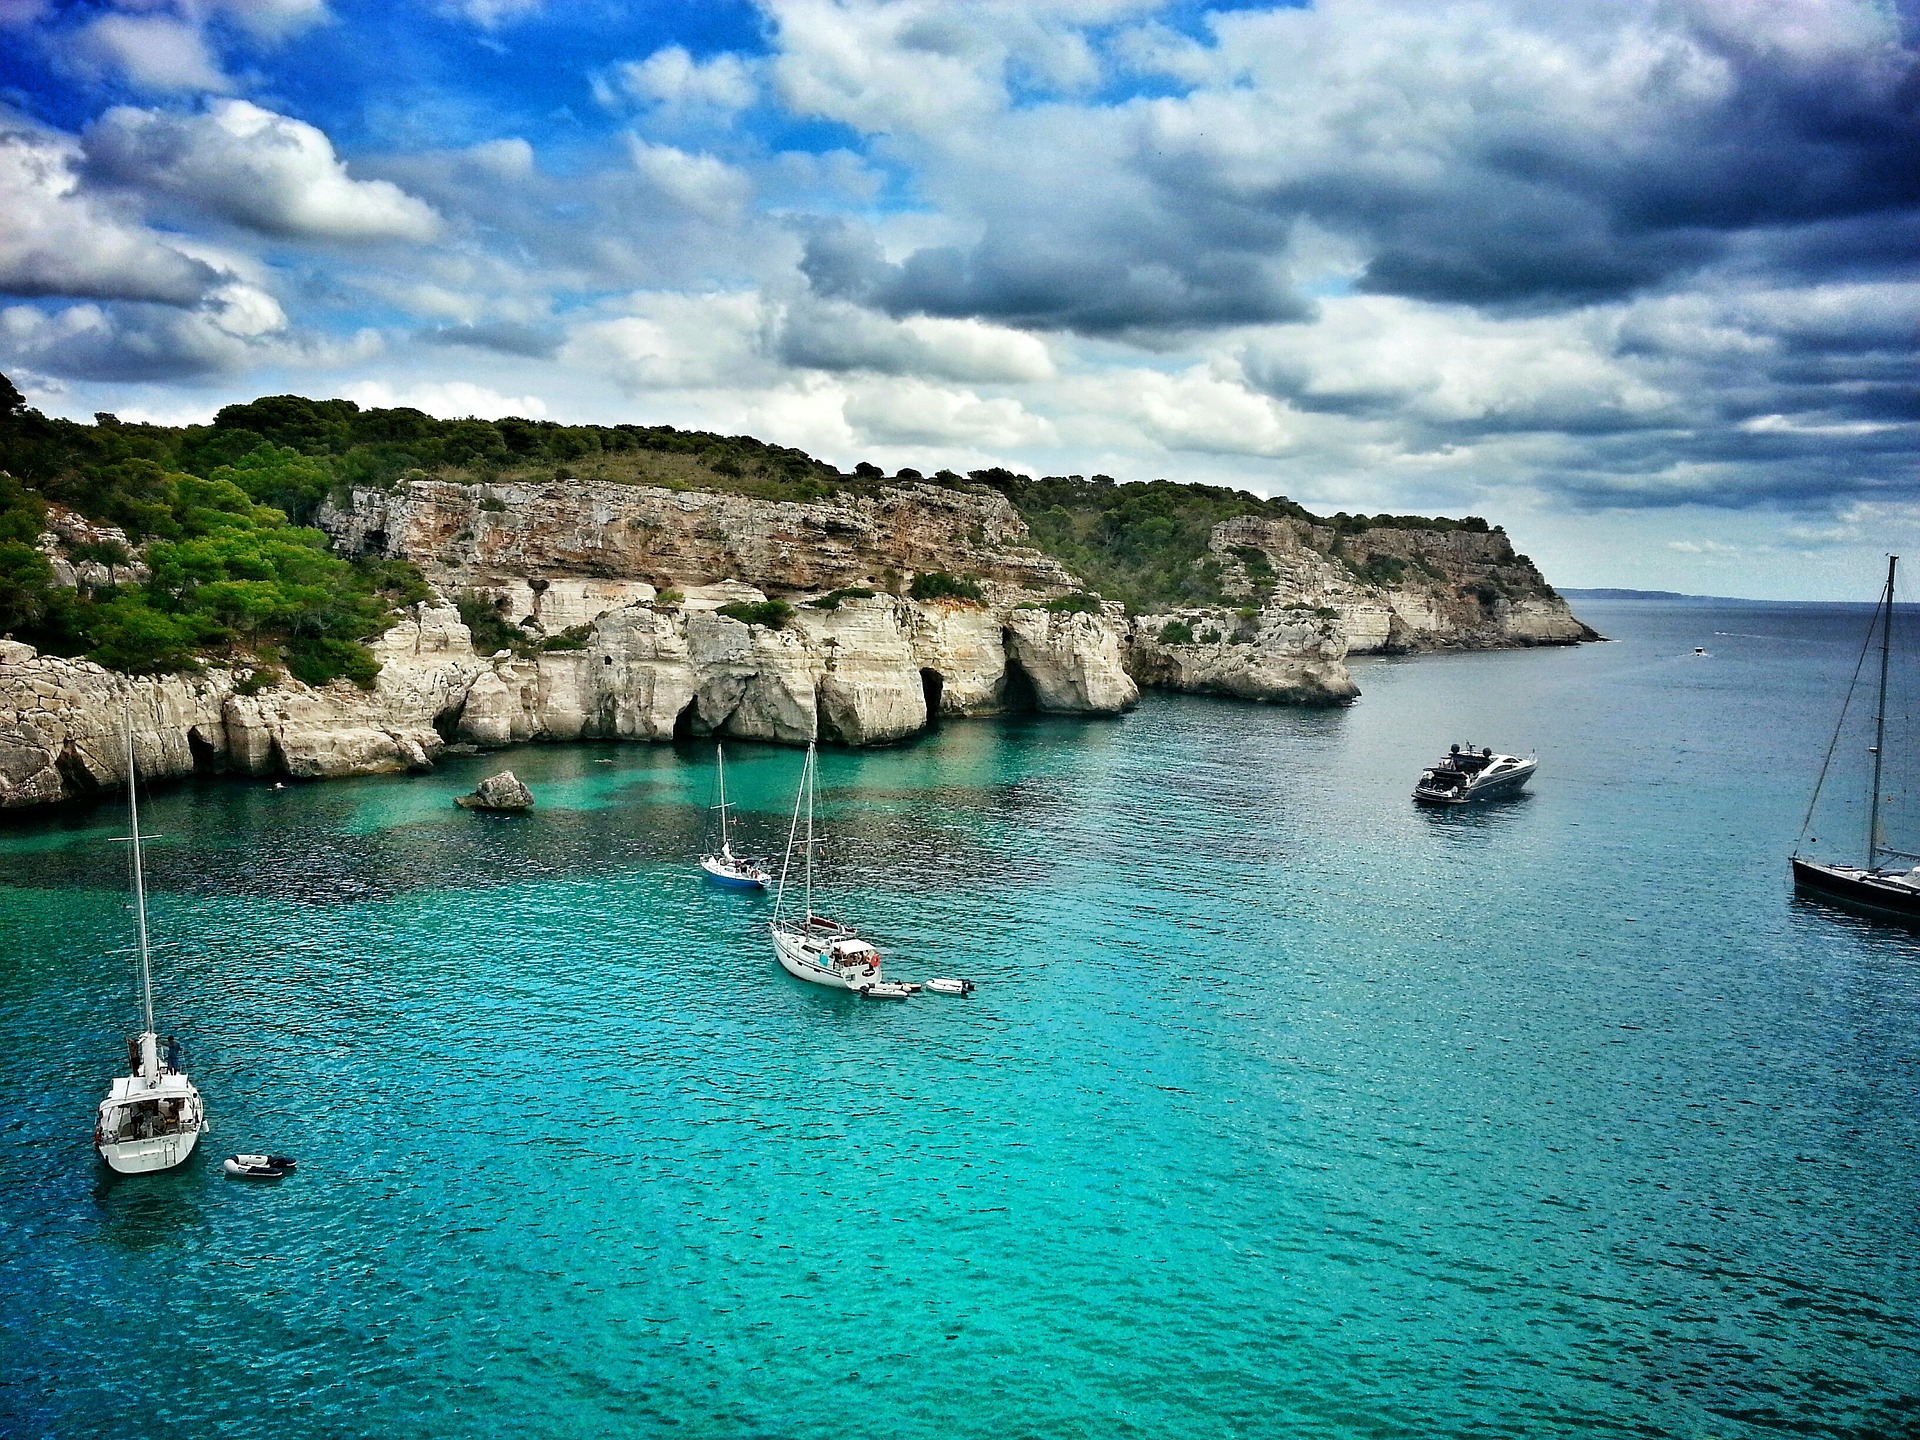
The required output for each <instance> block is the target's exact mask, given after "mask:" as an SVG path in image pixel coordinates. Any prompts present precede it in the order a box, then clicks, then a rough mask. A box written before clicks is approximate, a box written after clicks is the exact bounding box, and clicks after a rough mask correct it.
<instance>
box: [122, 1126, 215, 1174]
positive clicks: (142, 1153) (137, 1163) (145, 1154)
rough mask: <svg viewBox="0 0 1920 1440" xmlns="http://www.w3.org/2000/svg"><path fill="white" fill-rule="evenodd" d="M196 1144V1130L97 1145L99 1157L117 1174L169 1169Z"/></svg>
mask: <svg viewBox="0 0 1920 1440" xmlns="http://www.w3.org/2000/svg"><path fill="white" fill-rule="evenodd" d="M199 1143H200V1132H199V1131H198V1130H188V1131H184V1132H183V1133H181V1134H178V1135H156V1136H155V1137H154V1138H153V1139H151V1140H109V1141H107V1142H106V1143H105V1144H103V1145H101V1146H99V1147H98V1148H99V1151H100V1158H101V1159H102V1160H104V1161H106V1162H107V1165H108V1167H109V1168H110V1169H111V1170H113V1172H114V1173H115V1174H117V1175H151V1174H153V1173H154V1172H156V1171H159V1170H171V1169H173V1167H174V1166H176V1165H179V1164H181V1163H182V1162H184V1161H185V1160H186V1158H187V1157H188V1156H189V1155H191V1154H193V1147H194V1146H195V1145H197V1144H199Z"/></svg>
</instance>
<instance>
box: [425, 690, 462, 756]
mask: <svg viewBox="0 0 1920 1440" xmlns="http://www.w3.org/2000/svg"><path fill="white" fill-rule="evenodd" d="M466 708H467V701H466V697H465V696H462V697H461V698H460V699H459V700H457V701H456V702H454V703H453V704H451V705H449V706H447V708H446V709H444V710H442V711H441V712H440V713H439V714H438V715H436V716H434V717H433V728H434V730H435V732H437V733H438V734H439V736H440V738H441V739H442V740H444V741H446V742H447V744H449V745H451V744H453V742H454V741H455V740H457V739H459V738H460V716H461V714H462V712H464V711H465V710H466Z"/></svg>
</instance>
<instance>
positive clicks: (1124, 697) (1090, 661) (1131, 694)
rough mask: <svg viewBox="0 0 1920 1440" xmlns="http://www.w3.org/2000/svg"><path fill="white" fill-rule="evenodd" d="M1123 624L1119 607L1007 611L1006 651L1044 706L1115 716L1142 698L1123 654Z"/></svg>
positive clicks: (1045, 707)
mask: <svg viewBox="0 0 1920 1440" xmlns="http://www.w3.org/2000/svg"><path fill="white" fill-rule="evenodd" d="M1124 623H1125V622H1124V621H1122V620H1120V618H1119V615H1118V612H1117V607H1116V611H1115V612H1114V613H1112V614H1107V613H1102V614H1067V615H1056V614H1053V613H1051V612H1049V611H1046V610H1038V609H1032V610H1013V611H1011V612H1009V613H1008V615H1007V625H1006V638H1007V650H1008V653H1009V654H1010V655H1011V656H1012V657H1013V659H1014V660H1016V661H1017V662H1018V663H1019V665H1020V668H1021V669H1022V670H1024V671H1025V672H1026V675H1027V678H1028V679H1029V680H1030V681H1032V683H1033V692H1034V700H1035V703H1036V704H1037V705H1038V706H1039V708H1040V709H1041V710H1043V711H1051V712H1053V713H1056V714H1091V715H1117V714H1119V713H1120V712H1121V711H1122V710H1128V709H1131V708H1132V707H1133V706H1134V705H1135V704H1137V703H1138V702H1139V699H1140V687H1139V686H1138V685H1137V684H1135V683H1134V679H1133V677H1132V676H1131V675H1129V674H1128V673H1127V669H1126V665H1125V664H1124V662H1123V660H1122V655H1121V642H1120V637H1121V634H1122V633H1123V631H1122V630H1121V626H1122V625H1123V624H1124Z"/></svg>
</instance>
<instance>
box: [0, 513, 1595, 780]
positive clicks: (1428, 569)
mask: <svg viewBox="0 0 1920 1440" xmlns="http://www.w3.org/2000/svg"><path fill="white" fill-rule="evenodd" d="M318 523H319V525H320V526H321V528H322V529H324V530H325V531H326V532H327V534H328V535H329V536H330V537H331V539H332V542H333V545H334V548H335V550H336V551H337V552H339V553H341V554H343V555H348V556H378V557H385V558H389V559H394V560H405V561H409V562H411V563H412V564H414V565H417V566H418V567H419V569H420V571H421V572H422V574H423V575H424V576H425V577H426V579H427V581H428V583H429V585H430V586H431V589H432V592H433V594H432V597H431V598H429V599H426V600H422V601H419V602H416V603H414V604H412V605H410V606H408V607H407V608H406V609H405V610H404V611H403V612H401V615H400V618H399V620H398V622H397V623H395V624H394V625H393V626H392V627H391V628H390V629H388V630H386V631H385V633H383V634H381V635H380V636H378V637H377V638H374V639H372V640H370V641H369V642H368V643H369V645H370V647H371V649H372V651H373V654H374V656H375V658H376V659H377V660H378V662H379V670H378V673H377V675H375V676H374V678H373V680H372V683H371V687H370V688H361V687H360V686H357V685H355V684H354V683H353V682H351V681H349V680H336V681H334V682H332V683H330V684H326V685H322V686H308V685H303V684H301V683H300V682H299V681H297V680H293V679H291V678H289V677H284V676H279V677H275V680H274V683H272V684H271V685H263V684H262V683H261V681H262V678H263V677H262V675H261V674H259V673H256V672H254V671H252V670H250V669H249V668H247V667H244V666H235V667H223V666H220V665H214V664H209V665H207V666H206V667H204V668H203V669H202V670H200V671H199V672H198V673H176V674H166V675H155V676H125V675H120V674H116V673H114V672H112V671H109V670H107V669H104V668H102V667H101V666H99V665H96V664H93V663H91V662H88V661H85V660H69V659H62V658H59V657H56V656H51V655H43V654H40V653H38V652H36V651H35V650H34V649H33V648H32V647H31V646H28V645H24V644H20V643H17V642H14V641H11V640H7V641H0V808H22V807H33V806H41V805H48V804H55V803H59V802H61V801H66V800H71V799H76V798H81V797H84V796H86V795H88V794H91V793H94V792H97V791H99V790H102V789H105V788H110V787H114V786H117V785H120V784H123V783H124V781H125V769H126V764H125V749H126V747H125V740H124V728H123V727H124V716H125V715H126V714H127V713H129V712H130V713H131V717H132V724H133V731H134V751H135V755H136V763H137V766H138V769H139V772H140V774H141V776H142V777H143V778H149V779H163V778H173V777H182V776H186V775H189V774H194V773H207V772H216V771H231V772H236V773H239V774H246V775H285V776H288V777H293V778H302V779H318V778H326V777H331V776H347V775H365V774H374V773H381V772H389V771H400V770H407V769H420V768H425V767H429V766H431V765H432V764H433V761H434V758H435V756H436V755H437V754H439V753H440V752H441V751H442V749H443V748H444V747H445V746H447V745H448V744H454V743H466V744H473V745H479V746H503V745H509V744H515V743H520V742H525V741H536V740H555V741H559V740H576V739H582V738H618V739H630V740H647V741H666V740H672V739H675V738H686V737H697V736H712V735H721V736H729V737H735V738H740V739H752V740H764V741H774V742H780V743H787V744H804V743H805V742H806V741H808V740H810V739H813V738H816V737H817V738H820V739H822V740H825V741H828V742H831V743H837V744H846V745H873V744H884V743H888V742H892V741H899V740H904V739H906V738H909V737H911V736H913V735H916V734H918V733H920V732H921V731H923V730H925V729H926V728H927V727H928V726H929V725H932V724H935V723H938V722H939V721H941V720H942V719H947V718H961V717H975V716H990V715H996V714H1004V713H1008V712H1014V711H1038V712H1042V713H1062V714H1083V715H1113V714H1118V713H1120V712H1122V711H1124V710H1126V709H1128V708H1129V707H1131V706H1132V705H1133V704H1134V703H1135V702H1136V701H1137V699H1138V697H1139V687H1140V686H1142V685H1147V686H1157V687H1162V688H1166V689H1171V690H1179V691H1186V692H1190V693H1203V694H1216V695H1222V696H1230V697H1236V698H1240V699H1244V700H1251V701H1265V702H1273V703H1284V704H1339V703H1344V702H1347V701H1350V700H1352V699H1354V698H1355V697H1356V696H1357V695H1358V693H1359V692H1358V689H1357V687H1356V686H1355V685H1354V683H1353V680H1352V677H1351V676H1350V675H1349V673H1348V671H1347V668H1346V665H1345V660H1346V658H1347V657H1348V656H1349V655H1351V654H1367V653H1381V652H1399V653H1413V652H1420V651H1427V650H1439V649H1448V648H1488V647H1501V646H1523V645H1564V644H1573V643H1577V642H1579V641H1582V640H1588V639H1595V638H1598V637H1597V636H1595V634H1594V632H1593V631H1591V630H1590V629H1588V628H1587V627H1586V626H1584V625H1583V624H1582V623H1581V622H1580V621H1579V620H1578V619H1576V618H1575V617H1574V616H1573V614H1572V613H1571V611H1570V610H1569V609H1568V607H1567V605H1566V603H1565V601H1563V600H1562V599H1560V597H1559V596H1558V595H1556V594H1555V593H1554V592H1553V590H1552V589H1551V587H1550V586H1549V585H1548V584H1547V583H1546V581H1545V579H1544V578H1543V577H1542V576H1541V575H1540V573H1539V571H1538V570H1537V569H1536V568H1535V567H1534V566H1533V564H1532V563H1531V562H1530V561H1528V560H1526V558H1525V557H1524V556H1518V555H1516V554H1515V553H1514V551H1513V549H1512V546H1511V544H1510V543H1509V542H1508V540H1507V537H1506V536H1505V534H1504V533H1502V532H1500V531H1499V530H1497V529H1494V530H1480V531H1475V530H1466V529H1446V530H1442V529H1417V528H1399V527H1391V526H1387V527H1374V528H1367V529H1364V530H1362V531H1360V532H1359V533H1348V532H1345V531H1342V530H1340V529H1339V528H1337V527H1330V526H1327V525H1320V524H1316V523H1313V522H1312V521H1310V520H1304V519H1294V518H1281V517H1272V516H1239V517H1236V518H1233V519H1229V520H1226V521H1223V522H1221V523H1220V524H1218V525H1217V526H1215V527H1214V528H1213V531H1212V533H1211V535H1210V537H1209V541H1208V548H1209V552H1210V563H1212V564H1214V565H1216V566H1217V567H1218V573H1219V576H1220V583H1219V587H1218V588H1219V593H1220V595H1221V596H1222V597H1224V598H1223V600H1222V601H1221V603H1215V604H1207V605H1197V606H1189V607H1181V608H1165V609H1160V610H1158V611H1157V612H1156V613H1152V614H1138V615H1132V616H1129V615H1128V614H1127V613H1126V611H1125V608H1124V607H1122V606H1121V605H1119V604H1115V603H1111V602H1108V601H1104V600H1102V599H1101V598H1100V597H1098V596H1096V595H1092V594H1090V593H1089V591H1088V587H1087V586H1086V584H1085V583H1084V582H1083V581H1082V580H1081V578H1080V577H1079V576H1077V575H1075V574H1074V573H1073V572H1072V571H1070V570H1069V569H1068V568H1067V567H1066V566H1065V565H1063V564H1062V563H1061V562H1060V561H1059V560H1057V559H1055V558H1053V557H1052V556H1050V555H1048V554H1046V553H1044V552H1042V551H1041V550H1040V549H1038V548H1037V547H1036V546H1034V545H1033V544H1032V543H1031V537H1030V535H1029V532H1028V529H1027V526H1026V524H1025V522H1024V521H1023V520H1022V519H1021V517H1020V514H1019V513H1018V512H1017V511H1016V510H1015V508H1014V507H1013V506H1012V505H1011V504H1010V503H1009V502H1008V501H1007V499H1006V498H1005V497H1004V496H1002V495H1000V494H998V493H996V492H995V491H993V490H991V489H989V488H987V487H984V486H974V487H952V486H942V485H936V484H930V483H903V484H897V485H892V486H886V487H882V488H879V489H878V490H876V491H874V492H872V493H865V494H856V493H846V494H839V495H834V496H830V497H828V498H825V499H822V500H818V501H771V500H760V499H755V498H751V497H748V496H743V495H737V494H723V493H712V492H706V491H696V490H684V489H674V488H667V487H661V486H647V485H632V484H624V483H611V482H596V481H582V480H554V481H551V482H544V483H480V484H463V483H458V482H455V481H450V480H432V479H415V480H410V481H407V482H405V483H402V484H399V485H397V486H394V487H391V488H378V487H364V488H353V489H351V490H349V491H348V492H347V493H346V494H344V495H342V496H339V497H338V498H336V500H334V501H332V502H329V503H328V504H327V505H326V506H324V507H323V508H322V510H321V512H320V515H319V518H318ZM68 530H69V533H70V532H71V527H68ZM89 533H90V535H91V536H92V539H93V541H94V543H98V540H99V535H98V532H89ZM66 543H67V541H66V540H65V539H64V538H63V534H62V533H61V532H59V531H57V530H50V531H49V533H48V534H47V535H46V536H44V537H43V548H44V549H45V550H46V551H47V553H48V555H49V557H50V558H51V559H52V560H54V561H55V562H56V569H58V566H60V565H63V564H67V562H66V560H65V558H64V549H65V545H66ZM65 573H67V574H76V571H75V568H74V567H73V566H72V565H67V570H66V572H65ZM928 575H939V576H948V577H965V580H966V586H965V589H966V590H967V591H969V592H971V593H969V594H965V595H959V596H952V595H949V596H941V597H927V598H919V599H916V598H914V594H915V590H916V588H921V589H922V591H923V594H924V587H916V584H915V581H916V579H917V578H918V577H923V576H928ZM972 594H977V595H978V598H977V599H975V598H972ZM769 600H779V601H784V602H787V603H786V604H785V605H782V606H779V607H768V606H766V605H765V603H764V602H767V601H769ZM456 601H462V602H465V603H466V604H467V606H468V607H469V614H471V613H472V610H471V607H472V606H474V605H475V604H477V603H478V604H484V606H485V607H486V608H487V609H488V610H489V611H490V612H491V613H492V614H493V615H495V616H497V617H499V619H500V620H501V621H503V622H504V623H505V624H506V625H507V626H509V627H511V630H512V633H513V634H514V635H516V636H518V637H524V640H525V643H520V642H519V641H518V640H517V641H516V643H515V644H513V645H512V646H509V647H500V648H494V647H489V646H484V645H483V646H481V647H478V648H476V645H475V643H474V630H473V628H471V627H470V626H469V625H468V624H467V623H466V622H465V621H464V620H463V618H462V614H461V610H460V608H459V606H458V605H457V604H456V603H455V602H456ZM726 611H732V612H733V613H723V612H726ZM767 622H771V623H767ZM476 624H477V622H476ZM483 652H484V653H483Z"/></svg>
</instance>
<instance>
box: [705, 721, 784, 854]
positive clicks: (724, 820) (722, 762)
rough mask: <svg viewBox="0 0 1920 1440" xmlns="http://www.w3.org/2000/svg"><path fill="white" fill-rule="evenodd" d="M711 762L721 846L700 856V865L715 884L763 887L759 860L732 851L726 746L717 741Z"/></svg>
mask: <svg viewBox="0 0 1920 1440" xmlns="http://www.w3.org/2000/svg"><path fill="white" fill-rule="evenodd" d="M713 749H714V763H715V765H716V766H717V767H718V768H717V770H716V772H715V773H716V775H717V777H718V783H719V786H720V803H719V804H717V805H715V806H713V811H714V813H715V814H717V815H718V816H719V817H720V848H719V849H717V850H714V851H711V852H709V853H708V854H705V855H702V856H701V857H700V868H701V869H702V870H704V871H706V872H707V878H708V879H710V880H712V881H713V883H714V884H716V885H725V886H728V887H730V888H732V889H735V890H764V889H766V888H767V881H768V879H769V878H771V877H769V876H768V874H767V872H766V871H765V869H763V868H762V867H761V866H760V865H759V864H758V862H756V861H753V860H749V859H748V858H746V857H745V856H744V855H736V854H734V853H733V834H732V827H731V821H730V819H729V817H728V813H727V812H728V811H729V810H730V809H731V808H732V807H731V806H729V805H728V804H727V752H726V747H725V746H721V745H716V746H714V747H713Z"/></svg>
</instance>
